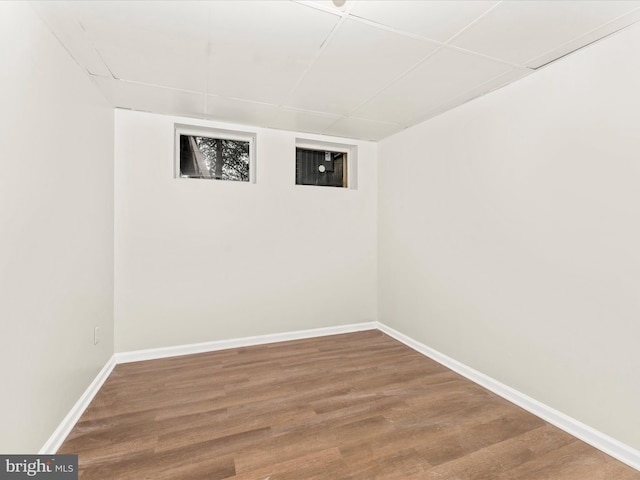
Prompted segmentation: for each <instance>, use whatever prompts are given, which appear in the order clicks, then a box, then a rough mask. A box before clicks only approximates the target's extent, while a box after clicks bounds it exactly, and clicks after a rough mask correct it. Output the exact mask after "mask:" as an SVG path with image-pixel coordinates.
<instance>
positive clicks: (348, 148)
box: [293, 138, 358, 190]
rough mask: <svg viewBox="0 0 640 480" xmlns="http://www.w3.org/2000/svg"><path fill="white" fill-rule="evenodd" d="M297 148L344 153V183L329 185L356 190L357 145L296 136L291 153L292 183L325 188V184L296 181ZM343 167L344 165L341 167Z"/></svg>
mask: <svg viewBox="0 0 640 480" xmlns="http://www.w3.org/2000/svg"><path fill="white" fill-rule="evenodd" d="M298 148H302V149H305V150H316V151H325V152H332V153H343V154H345V160H344V161H345V162H346V168H345V170H344V171H345V173H346V185H345V186H343V187H335V186H334V187H330V188H331V189H332V190H356V189H357V188H358V181H357V180H358V178H357V172H358V168H357V165H358V146H357V145H353V144H348V143H336V142H325V141H321V140H312V139H308V138H296V141H295V148H294V155H293V159H294V162H293V183H294V185H295V186H296V187H318V188H327V186H325V185H304V184H300V183H296V158H297V151H298ZM343 168H344V167H343Z"/></svg>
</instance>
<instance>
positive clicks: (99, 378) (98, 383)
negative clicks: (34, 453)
mask: <svg viewBox="0 0 640 480" xmlns="http://www.w3.org/2000/svg"><path fill="white" fill-rule="evenodd" d="M115 366H116V360H115V356H113V355H112V356H111V358H110V359H109V361H107V363H106V364H105V366H104V367H102V370H100V372H98V375H96V378H94V379H93V381H92V382H91V383H90V384H89V386H88V387H87V389H86V390H85V391H84V393H83V394H82V395H81V396H80V398H79V399H78V401H77V402H76V403H75V405H74V406H73V407H71V410H69V413H67V416H66V417H64V419H63V420H62V422H60V424H59V425H58V428H56V429H55V431H54V432H53V434H51V436H50V437H49V440H47V442H46V443H45V444H44V445H43V447H42V448H41V449H40V451H39V452H38V454H39V455H54V454H55V453H56V452H57V451H58V449H59V448H60V446H61V445H62V442H64V440H65V439H66V438H67V436H68V435H69V433H71V430H72V429H73V427H74V426H75V425H76V423H77V422H78V420H79V419H80V417H81V416H82V414H83V413H84V411H85V410H86V409H87V407H88V406H89V404H90V403H91V400H93V397H95V396H96V393H98V391H99V390H100V388H101V387H102V385H103V384H104V382H105V381H106V380H107V378H108V377H109V375H110V374H111V371H112V370H113V368H114V367H115Z"/></svg>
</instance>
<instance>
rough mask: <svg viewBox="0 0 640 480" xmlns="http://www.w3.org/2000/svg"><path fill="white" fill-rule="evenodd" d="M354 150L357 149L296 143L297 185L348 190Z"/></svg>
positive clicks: (318, 143) (346, 146) (343, 146)
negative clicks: (351, 156) (350, 165)
mask: <svg viewBox="0 0 640 480" xmlns="http://www.w3.org/2000/svg"><path fill="white" fill-rule="evenodd" d="M352 148H355V147H351V146H348V145H338V144H329V143H327V144H323V143H322V142H312V143H309V142H296V185H316V186H321V187H341V188H347V187H348V186H349V183H350V179H349V162H351V161H352V159H351V158H350V153H351V152H352Z"/></svg>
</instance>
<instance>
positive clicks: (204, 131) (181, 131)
mask: <svg viewBox="0 0 640 480" xmlns="http://www.w3.org/2000/svg"><path fill="white" fill-rule="evenodd" d="M180 135H191V136H197V137H209V138H217V139H221V140H237V141H241V142H249V181H248V182H238V181H231V180H222V181H223V182H225V183H237V184H243V183H250V184H252V183H256V133H255V132H245V131H240V130H226V129H224V128H211V127H201V126H197V125H185V124H181V123H176V124H174V142H173V143H174V150H173V175H174V178H177V179H180V180H211V179H208V178H207V179H201V178H188V179H187V178H184V177H182V176H181V175H180ZM217 181H221V180H219V179H217Z"/></svg>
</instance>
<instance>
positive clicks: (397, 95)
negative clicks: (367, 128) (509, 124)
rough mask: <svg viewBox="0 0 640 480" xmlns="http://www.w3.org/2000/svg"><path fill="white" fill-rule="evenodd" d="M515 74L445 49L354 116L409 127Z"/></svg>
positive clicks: (477, 57) (456, 51)
mask: <svg viewBox="0 0 640 480" xmlns="http://www.w3.org/2000/svg"><path fill="white" fill-rule="evenodd" d="M512 70H513V68H512V67H510V66H509V65H505V64H503V63H500V62H496V61H493V60H489V59H487V58H484V57H480V56H477V55H472V54H468V53H464V52H461V51H458V50H455V49H449V48H443V49H441V50H440V51H439V52H437V53H436V54H435V55H433V56H432V57H430V58H429V59H427V60H426V61H424V62H423V63H422V64H420V65H419V66H418V67H417V68H416V69H415V70H413V71H411V72H410V73H409V74H407V75H406V76H405V77H403V78H401V79H400V80H398V81H397V82H396V83H394V84H393V85H391V86H390V87H388V88H387V89H385V90H384V91H383V92H382V93H381V94H380V95H379V96H377V97H376V98H374V99H373V100H371V101H370V102H368V103H367V104H365V105H363V106H362V107H361V108H359V109H358V110H357V111H355V112H354V115H356V116H359V117H362V118H369V119H372V120H377V121H387V122H394V123H399V124H402V125H409V124H411V123H412V122H415V121H418V119H420V118H423V117H424V116H425V114H427V113H428V112H430V111H431V110H433V109H435V108H437V107H438V106H440V105H442V104H443V103H445V102H448V101H450V100H452V99H455V98H457V97H459V96H461V95H462V94H464V93H465V92H467V91H469V90H472V89H474V88H477V87H480V86H481V85H482V84H484V83H486V82H487V81H489V80H491V79H493V78H496V77H498V76H501V75H503V74H505V73H507V72H510V71H512Z"/></svg>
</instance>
